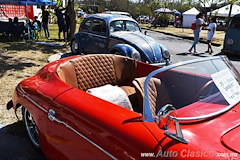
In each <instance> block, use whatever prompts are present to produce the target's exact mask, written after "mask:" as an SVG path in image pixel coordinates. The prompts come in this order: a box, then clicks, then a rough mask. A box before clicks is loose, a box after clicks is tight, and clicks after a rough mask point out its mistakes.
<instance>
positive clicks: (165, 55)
mask: <svg viewBox="0 0 240 160" xmlns="http://www.w3.org/2000/svg"><path fill="white" fill-rule="evenodd" d="M163 58H165V59H169V58H170V52H169V51H168V50H166V49H164V50H163Z"/></svg>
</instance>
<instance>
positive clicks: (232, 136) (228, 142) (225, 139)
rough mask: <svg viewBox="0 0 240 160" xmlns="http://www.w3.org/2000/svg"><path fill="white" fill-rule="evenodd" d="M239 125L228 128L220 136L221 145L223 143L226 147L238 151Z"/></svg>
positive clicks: (239, 150)
mask: <svg viewBox="0 0 240 160" xmlns="http://www.w3.org/2000/svg"><path fill="white" fill-rule="evenodd" d="M239 133H240V126H239V125H238V126H237V127H234V128H233V129H231V130H229V131H228V132H226V133H225V134H224V135H223V136H222V137H221V142H222V143H223V145H225V146H226V147H227V148H229V149H231V150H234V151H236V152H238V153H239V152H240V147H239V143H237V142H239V139H240V134H239Z"/></svg>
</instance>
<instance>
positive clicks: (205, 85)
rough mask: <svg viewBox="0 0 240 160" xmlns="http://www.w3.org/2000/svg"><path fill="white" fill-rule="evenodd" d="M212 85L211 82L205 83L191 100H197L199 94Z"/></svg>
mask: <svg viewBox="0 0 240 160" xmlns="http://www.w3.org/2000/svg"><path fill="white" fill-rule="evenodd" d="M212 83H213V80H210V81H208V82H207V83H205V84H204V85H203V86H202V88H201V89H200V90H199V91H198V93H197V94H196V96H195V97H194V99H193V102H196V101H198V100H199V96H200V95H201V93H202V92H203V91H204V90H205V89H206V88H207V87H208V86H209V85H210V84H212Z"/></svg>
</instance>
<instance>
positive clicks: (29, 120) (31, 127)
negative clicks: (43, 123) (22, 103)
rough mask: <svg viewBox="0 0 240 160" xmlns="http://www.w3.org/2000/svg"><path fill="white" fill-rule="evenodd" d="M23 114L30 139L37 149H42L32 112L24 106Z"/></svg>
mask: <svg viewBox="0 0 240 160" xmlns="http://www.w3.org/2000/svg"><path fill="white" fill-rule="evenodd" d="M22 115H23V122H24V125H25V127H26V131H27V134H28V137H29V139H30V141H31V142H32V144H33V146H34V147H35V149H37V150H40V143H39V134H38V129H37V126H36V123H35V121H34V119H33V116H32V114H31V113H30V112H29V111H28V110H27V109H26V108H25V107H22Z"/></svg>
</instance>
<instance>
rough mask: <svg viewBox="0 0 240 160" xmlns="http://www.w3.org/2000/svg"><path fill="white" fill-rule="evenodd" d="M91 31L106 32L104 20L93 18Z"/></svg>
mask: <svg viewBox="0 0 240 160" xmlns="http://www.w3.org/2000/svg"><path fill="white" fill-rule="evenodd" d="M92 31H93V32H98V33H100V34H105V33H106V24H105V22H104V21H102V20H99V19H94V20H93V22H92Z"/></svg>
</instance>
